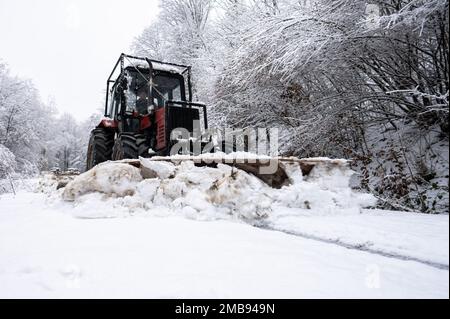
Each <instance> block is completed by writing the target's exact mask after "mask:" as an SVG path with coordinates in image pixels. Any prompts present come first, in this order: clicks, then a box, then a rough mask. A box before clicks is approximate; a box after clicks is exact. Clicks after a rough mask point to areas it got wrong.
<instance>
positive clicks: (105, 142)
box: [86, 128, 114, 171]
mask: <svg viewBox="0 0 450 319" xmlns="http://www.w3.org/2000/svg"><path fill="white" fill-rule="evenodd" d="M113 145H114V132H113V131H109V130H106V129H103V128H96V129H94V130H92V132H91V137H90V139H89V145H88V151H87V160H86V171H88V170H90V169H91V168H93V167H94V166H96V165H98V164H100V163H103V162H106V161H109V160H111V155H112V151H113Z"/></svg>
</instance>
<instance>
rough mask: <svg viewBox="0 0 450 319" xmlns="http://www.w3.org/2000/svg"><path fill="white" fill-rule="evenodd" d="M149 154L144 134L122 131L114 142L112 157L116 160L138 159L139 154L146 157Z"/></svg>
mask: <svg viewBox="0 0 450 319" xmlns="http://www.w3.org/2000/svg"><path fill="white" fill-rule="evenodd" d="M147 155H148V146H147V143H146V139H145V136H144V135H142V134H133V133H121V134H119V136H118V137H117V139H116V141H115V143H114V148H113V154H112V159H113V160H114V161H118V160H122V159H136V158H139V156H142V157H146V156H147Z"/></svg>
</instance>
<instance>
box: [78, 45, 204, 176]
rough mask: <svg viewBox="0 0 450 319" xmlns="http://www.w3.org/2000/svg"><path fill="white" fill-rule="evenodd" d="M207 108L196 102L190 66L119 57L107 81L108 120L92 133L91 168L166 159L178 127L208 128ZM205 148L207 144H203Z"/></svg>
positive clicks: (191, 132) (142, 58) (125, 56)
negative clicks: (159, 157) (108, 163)
mask: <svg viewBox="0 0 450 319" xmlns="http://www.w3.org/2000/svg"><path fill="white" fill-rule="evenodd" d="M206 113H207V110H206V106H205V105H204V104H202V103H194V102H192V85H191V67H190V66H186V65H180V64H175V63H167V62H162V61H156V60H152V59H149V58H145V57H136V56H131V55H127V54H123V53H122V54H121V55H120V57H119V59H118V60H117V63H116V64H115V66H114V68H113V70H112V72H111V74H110V76H109V78H108V80H107V83H106V102H105V114H104V118H103V119H102V120H101V122H100V123H99V124H98V125H97V127H96V128H95V129H94V130H92V132H91V135H90V140H89V146H88V152H87V165H86V168H87V170H89V169H91V168H92V167H94V166H95V165H97V164H100V163H102V162H105V161H108V160H113V161H115V160H122V159H137V158H139V157H153V156H168V155H170V150H171V148H172V146H173V145H174V144H175V143H177V142H178V140H177V139H174V138H173V136H172V132H173V130H174V129H184V130H185V132H189V136H188V138H187V139H188V140H189V139H191V138H192V135H193V131H194V129H195V127H194V125H195V123H199V124H198V126H201V127H199V130H200V131H201V130H203V131H205V130H206V129H207V128H208V121H207V114H206ZM202 146H205V143H203V144H202Z"/></svg>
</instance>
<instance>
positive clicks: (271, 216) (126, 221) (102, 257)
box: [0, 159, 449, 298]
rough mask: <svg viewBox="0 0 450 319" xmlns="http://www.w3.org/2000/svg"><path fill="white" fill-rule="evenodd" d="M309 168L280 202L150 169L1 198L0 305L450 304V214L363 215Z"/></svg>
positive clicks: (328, 178) (341, 190)
mask: <svg viewBox="0 0 450 319" xmlns="http://www.w3.org/2000/svg"><path fill="white" fill-rule="evenodd" d="M313 161H314V162H315V163H316V166H315V168H313V170H312V171H311V173H310V174H309V175H308V176H303V175H302V173H301V170H300V167H299V163H298V162H292V163H284V164H283V165H284V167H285V171H286V173H287V174H288V175H289V178H290V181H291V185H288V186H284V187H283V188H281V189H273V188H271V187H269V186H268V185H267V184H265V183H263V182H262V181H261V180H259V179H258V178H257V177H255V176H253V175H250V174H247V173H246V172H244V171H242V170H239V169H237V168H233V167H231V166H228V165H225V164H217V167H216V168H213V167H197V166H195V165H194V162H193V161H183V162H181V163H179V165H174V164H173V163H170V162H165V161H153V160H146V159H140V162H139V163H140V168H137V167H135V166H133V165H131V164H136V163H131V162H128V163H127V161H122V162H107V163H104V164H101V165H98V166H97V167H95V168H94V169H92V170H90V171H88V172H86V173H84V174H81V175H80V176H78V177H76V178H74V179H73V180H72V181H70V182H69V183H68V184H67V186H65V187H64V188H61V189H59V190H57V189H56V188H57V184H59V183H60V182H61V181H60V180H58V179H55V178H54V177H53V176H52V175H49V174H47V175H44V176H42V177H41V179H40V181H39V182H37V181H35V180H34V181H32V182H31V181H30V185H34V189H35V192H34V193H33V192H30V188H27V189H21V190H20V189H19V191H18V193H17V195H13V194H4V195H1V196H0V298H1V297H3V298H19V297H22V298H448V297H449V270H448V269H449V266H448V265H449V261H448V259H449V257H448V254H449V217H448V215H438V216H435V215H423V214H411V213H399V212H388V211H380V210H367V209H364V207H367V206H370V205H372V204H373V203H374V201H373V200H374V199H373V197H372V196H370V195H368V194H361V193H356V192H354V191H353V190H352V189H351V188H350V187H349V182H350V177H351V175H352V172H351V171H350V170H349V169H348V168H347V167H346V165H329V164H330V161H331V160H329V159H314V160H311V162H313ZM341 164H344V162H342V163H341ZM136 166H137V165H136ZM30 187H31V186H30ZM255 226H256V227H255Z"/></svg>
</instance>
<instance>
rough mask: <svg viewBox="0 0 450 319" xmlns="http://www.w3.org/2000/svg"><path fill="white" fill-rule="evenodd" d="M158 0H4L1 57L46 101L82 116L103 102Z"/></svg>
mask: <svg viewBox="0 0 450 319" xmlns="http://www.w3.org/2000/svg"><path fill="white" fill-rule="evenodd" d="M158 3H159V1H158V0H121V1H119V0H74V1H72V0H39V1H36V0H0V60H1V61H2V62H6V63H7V64H8V65H9V67H10V70H11V72H12V73H13V74H15V75H19V76H23V77H26V78H29V79H31V80H32V81H33V82H34V84H35V85H36V87H37V88H38V89H39V91H40V93H41V97H42V100H43V101H47V100H48V98H49V97H52V98H54V100H55V102H56V106H57V108H58V110H59V112H60V113H62V112H68V113H71V114H72V115H74V116H75V118H77V119H78V120H83V119H85V118H87V117H88V116H89V115H90V114H91V113H93V111H94V110H95V109H97V108H99V107H101V106H102V101H103V99H104V96H103V92H104V90H105V83H106V78H107V77H108V76H109V73H110V71H111V69H112V67H113V66H114V63H115V61H116V60H117V58H118V57H119V55H120V53H121V52H129V51H130V50H129V48H130V44H131V42H132V41H133V39H134V38H135V37H136V36H138V35H139V34H140V33H141V32H142V30H143V29H144V28H145V27H146V26H148V25H149V24H150V23H151V22H152V21H154V19H155V18H156V16H157V13H158Z"/></svg>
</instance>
